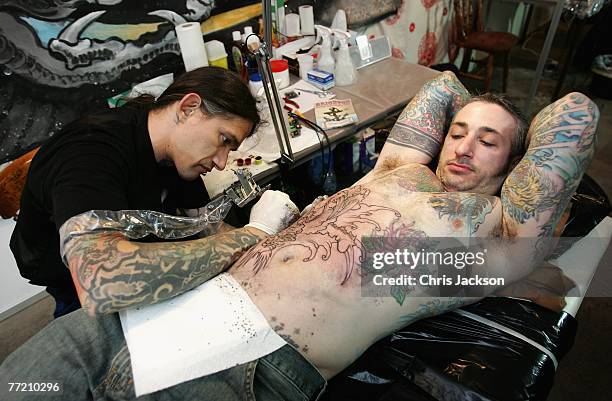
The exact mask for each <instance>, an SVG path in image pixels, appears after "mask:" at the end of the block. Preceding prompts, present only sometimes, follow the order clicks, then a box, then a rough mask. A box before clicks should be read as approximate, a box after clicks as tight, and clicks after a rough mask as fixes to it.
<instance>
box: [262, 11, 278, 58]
mask: <svg viewBox="0 0 612 401" xmlns="http://www.w3.org/2000/svg"><path fill="white" fill-rule="evenodd" d="M272 1H276V0H272ZM262 14H263V15H262V17H263V22H264V42H265V43H266V44H267V45H268V46H270V51H272V4H271V0H262ZM266 51H267V49H266ZM268 56H269V57H272V53H268Z"/></svg>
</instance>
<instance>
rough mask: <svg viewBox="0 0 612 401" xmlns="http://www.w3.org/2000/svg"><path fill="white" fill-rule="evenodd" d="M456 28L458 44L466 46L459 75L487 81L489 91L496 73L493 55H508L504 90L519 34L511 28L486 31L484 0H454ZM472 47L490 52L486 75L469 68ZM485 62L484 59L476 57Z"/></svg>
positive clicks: (461, 46) (485, 87)
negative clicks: (509, 30) (473, 71)
mask: <svg viewBox="0 0 612 401" xmlns="http://www.w3.org/2000/svg"><path fill="white" fill-rule="evenodd" d="M454 10H455V28H456V30H457V32H456V33H457V46H458V47H460V48H463V50H464V52H463V59H462V61H461V68H460V69H459V75H460V76H465V77H468V78H472V79H478V80H481V81H484V90H485V91H488V90H489V88H490V86H491V78H492V77H493V57H494V55H495V54H500V55H502V56H503V58H504V81H503V86H502V88H503V91H504V92H506V87H507V84H508V55H509V53H510V50H511V49H512V48H513V47H514V46H515V45H516V44H517V43H518V40H519V39H518V37H517V36H516V35H513V34H511V33H509V32H485V31H484V29H483V22H482V19H483V16H482V14H483V7H482V0H454ZM472 50H480V51H482V52H485V53H487V54H488V55H487V58H486V59H485V60H484V63H485V64H486V66H485V72H484V75H482V74H478V73H471V72H468V68H469V64H470V61H474V60H471V55H472ZM476 62H479V63H481V62H482V61H476Z"/></svg>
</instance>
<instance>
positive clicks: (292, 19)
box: [285, 14, 300, 37]
mask: <svg viewBox="0 0 612 401" xmlns="http://www.w3.org/2000/svg"><path fill="white" fill-rule="evenodd" d="M285 30H286V31H287V36H289V37H292V36H298V35H299V34H300V16H299V15H297V14H287V15H285Z"/></svg>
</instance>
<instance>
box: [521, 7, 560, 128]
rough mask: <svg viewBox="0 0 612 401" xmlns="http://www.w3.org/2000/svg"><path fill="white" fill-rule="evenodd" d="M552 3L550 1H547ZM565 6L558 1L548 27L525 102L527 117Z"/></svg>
mask: <svg viewBox="0 0 612 401" xmlns="http://www.w3.org/2000/svg"><path fill="white" fill-rule="evenodd" d="M547 2H549V3H550V1H547ZM564 4H565V1H564V0H557V5H556V6H555V11H553V15H552V18H551V20H550V26H549V27H548V32H547V33H546V39H545V40H544V46H543V47H542V52H541V53H540V58H539V60H538V66H537V68H536V73H535V78H534V80H533V82H532V83H531V90H530V91H529V97H527V99H526V100H525V107H524V112H525V115H527V116H528V115H529V109H530V108H531V101H532V100H533V99H534V98H535V95H536V93H537V91H538V87H539V86H540V79H542V72H543V71H544V65H545V64H546V61H547V60H548V54H549V53H550V47H551V46H552V42H553V39H554V38H555V33H556V32H557V27H558V26H559V20H560V19H561V12H562V11H563V5H564Z"/></svg>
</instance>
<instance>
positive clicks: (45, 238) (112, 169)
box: [10, 107, 209, 289]
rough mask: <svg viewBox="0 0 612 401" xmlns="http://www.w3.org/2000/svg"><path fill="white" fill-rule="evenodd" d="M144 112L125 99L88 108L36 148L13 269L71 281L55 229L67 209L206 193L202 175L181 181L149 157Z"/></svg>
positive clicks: (178, 202)
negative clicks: (90, 111) (95, 110)
mask: <svg viewBox="0 0 612 401" xmlns="http://www.w3.org/2000/svg"><path fill="white" fill-rule="evenodd" d="M147 116H148V113H147V112H146V111H145V110H141V109H136V108H131V107H130V108H128V107H123V108H119V109H112V110H108V111H105V112H103V113H100V114H97V115H93V116H88V117H85V118H82V119H80V120H77V121H75V122H73V123H71V124H68V125H67V126H66V127H65V128H64V129H63V130H62V131H61V132H59V133H57V134H56V135H54V136H53V137H52V138H51V139H50V140H49V141H48V142H46V143H45V144H44V145H43V146H42V147H41V149H40V150H39V151H38V153H37V154H36V156H35V157H34V159H33V160H32V164H31V166H30V170H29V174H28V178H27V180H26V184H25V187H24V190H23V194H22V197H21V209H20V212H19V219H18V220H17V225H16V227H15V230H14V231H13V235H12V236H11V242H10V247H11V250H12V252H13V254H14V256H15V259H16V261H17V265H18V267H19V271H20V272H21V275H22V276H23V277H25V278H27V279H29V280H30V282H31V283H32V284H37V285H44V286H51V287H58V288H64V289H73V285H72V279H71V277H70V272H69V270H68V268H67V267H66V266H65V265H64V264H63V263H62V260H61V257H60V252H59V234H58V230H59V228H60V227H61V226H62V224H64V222H65V221H66V220H68V219H69V218H70V217H73V216H75V215H77V214H80V213H83V212H86V211H89V210H95V209H103V210H125V209H145V210H156V211H160V212H165V213H169V214H175V213H176V209H177V207H182V208H197V207H202V206H203V205H204V204H205V203H206V202H207V201H208V200H209V199H208V195H207V193H206V189H205V187H204V183H203V182H202V180H200V179H197V180H195V181H192V182H186V181H183V180H182V179H180V177H179V176H178V173H177V171H176V169H175V168H174V167H172V166H161V165H159V164H158V163H157V162H156V160H155V155H154V153H153V146H152V145H151V139H150V137H149V132H148V129H147ZM162 194H164V200H163V202H162Z"/></svg>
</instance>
